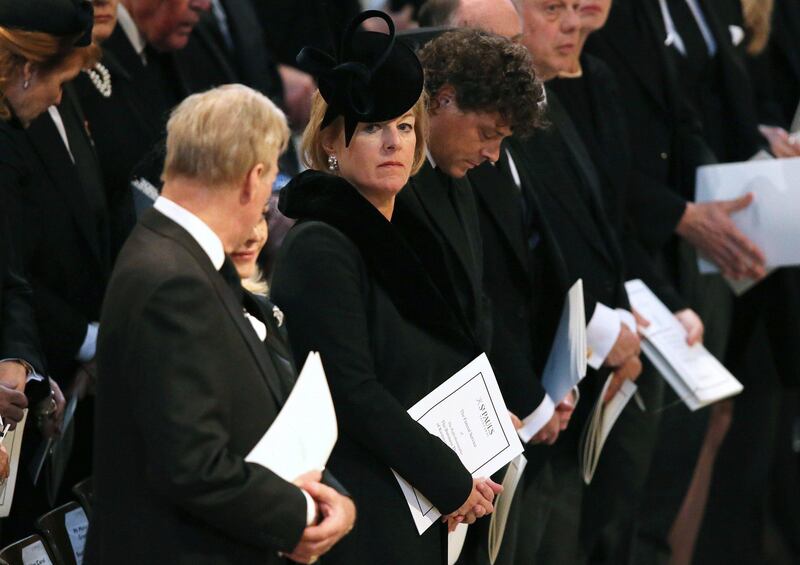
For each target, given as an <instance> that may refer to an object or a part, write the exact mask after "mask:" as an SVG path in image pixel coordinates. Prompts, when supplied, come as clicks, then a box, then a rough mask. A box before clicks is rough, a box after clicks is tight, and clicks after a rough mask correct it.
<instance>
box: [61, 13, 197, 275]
mask: <svg viewBox="0 0 800 565" xmlns="http://www.w3.org/2000/svg"><path fill="white" fill-rule="evenodd" d="M148 57H149V60H150V61H151V64H148V65H147V66H145V65H144V64H143V63H142V60H141V58H140V57H139V55H138V54H137V53H136V51H135V50H134V48H133V46H132V45H131V43H130V41H129V40H128V37H127V36H126V35H125V32H124V31H123V30H122V27H121V26H119V25H118V26H117V27H116V28H115V29H114V32H113V33H112V34H111V37H109V38H108V39H107V40H106V42H105V43H103V58H102V60H101V62H102V63H103V65H105V66H106V67H107V68H108V70H109V72H110V73H111V86H112V93H111V96H110V97H109V98H104V97H103V96H102V95H101V94H100V93H99V92H98V90H97V89H96V88H95V86H94V85H93V84H92V82H91V81H90V80H89V79H88V77H87V76H85V75H84V74H83V73H81V74H80V75H79V76H78V78H77V79H76V81H75V88H76V90H77V91H78V97H79V99H80V103H81V106H82V107H83V111H84V113H85V115H86V120H87V125H88V128H89V131H90V133H91V135H92V137H93V138H94V141H95V144H96V148H97V155H98V158H99V160H100V166H101V168H102V170H103V177H104V180H105V183H106V192H107V201H108V207H109V218H110V226H111V257H112V259H113V258H115V257H116V256H117V253H118V252H119V249H120V248H121V247H122V244H123V243H124V241H125V238H127V237H128V234H129V233H130V231H131V230H132V229H133V226H134V224H135V223H136V213H135V210H134V205H133V194H132V192H131V187H130V180H131V175H132V174H133V173H134V171H135V170H137V174H138V172H141V173H142V176H147V177H148V178H154V180H155V181H156V182H157V181H158V177H159V175H160V173H161V171H160V170H155V171H154V170H152V169H158V164H159V163H160V161H159V159H158V156H159V155H161V154H162V153H163V149H160V150H159V149H158V147H157V146H158V145H159V144H160V143H161V142H162V140H163V139H164V137H165V135H166V132H165V126H166V122H167V118H168V117H169V112H170V110H171V109H172V107H173V106H174V105H176V104H177V103H178V102H180V100H182V99H183V98H184V97H185V96H186V95H187V94H189V91H188V90H187V88H186V86H185V85H184V84H183V80H181V78H180V75H178V73H177V70H176V69H175V67H174V61H173V60H172V57H173V56H172V55H171V54H165V53H162V54H159V55H156V54H154V53H149V54H148ZM156 57H157V58H158V59H159V60H160V61H161V62H162V65H163V66H162V67H161V68H163V69H164V70H163V72H161V73H159V72H156V71H155V69H156V66H155V65H153V64H152V61H153V60H154V58H156ZM162 158H163V157H162Z"/></svg>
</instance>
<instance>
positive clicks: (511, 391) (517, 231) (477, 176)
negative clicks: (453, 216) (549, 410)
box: [468, 163, 569, 418]
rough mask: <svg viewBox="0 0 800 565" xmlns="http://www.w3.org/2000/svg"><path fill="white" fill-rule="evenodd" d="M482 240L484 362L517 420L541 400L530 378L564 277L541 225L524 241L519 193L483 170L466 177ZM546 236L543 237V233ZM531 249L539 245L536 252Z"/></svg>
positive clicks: (538, 365)
mask: <svg viewBox="0 0 800 565" xmlns="http://www.w3.org/2000/svg"><path fill="white" fill-rule="evenodd" d="M468 177H469V181H470V183H471V184H472V186H473V188H474V190H475V196H476V198H477V203H478V207H477V208H478V217H479V219H480V226H481V238H482V240H483V259H484V268H483V289H484V292H485V293H486V295H487V297H488V299H489V300H490V301H491V305H492V308H491V310H492V346H491V355H490V359H491V361H492V366H493V367H494V369H495V373H496V375H497V378H498V381H499V383H500V386H501V389H502V390H503V392H504V397H505V399H506V405H507V406H508V408H509V410H511V411H512V412H514V414H516V415H517V416H519V417H520V418H525V417H526V416H528V415H529V414H530V413H531V412H533V411H534V410H535V409H536V408H537V407H538V406H539V405H540V404H541V402H542V400H543V399H544V395H545V391H544V389H543V388H542V386H541V384H540V382H539V380H538V378H539V377H540V376H541V374H542V371H543V370H544V365H545V363H546V361H547V355H548V354H549V348H550V345H551V344H552V340H553V336H554V334H555V331H556V327H557V325H558V321H559V318H560V315H561V308H562V305H563V302H564V296H565V294H566V292H567V291H568V290H569V286H568V282H569V276H568V274H567V272H566V264H565V263H564V259H563V257H562V256H561V250H560V249H559V248H558V245H557V243H556V240H555V238H554V237H553V234H552V232H551V231H550V226H549V223H548V222H540V221H539V220H538V219H537V221H536V225H537V228H538V229H537V234H536V235H535V236H532V234H531V220H530V219H529V215H530V214H531V213H533V210H530V209H525V208H524V207H523V203H522V195H521V192H520V188H517V187H516V186H515V185H514V181H513V179H512V178H510V177H509V176H508V174H507V173H506V172H505V171H504V170H499V169H498V168H497V167H495V166H494V165H492V164H491V163H484V164H483V165H481V166H480V167H477V168H476V169H473V170H472V171H470V173H469V175H468ZM545 231H546V233H544V232H545ZM532 237H533V238H536V239H537V240H538V241H536V243H535V245H536V246H538V245H539V244H541V248H539V249H536V247H534V245H533V242H532V241H531V240H532Z"/></svg>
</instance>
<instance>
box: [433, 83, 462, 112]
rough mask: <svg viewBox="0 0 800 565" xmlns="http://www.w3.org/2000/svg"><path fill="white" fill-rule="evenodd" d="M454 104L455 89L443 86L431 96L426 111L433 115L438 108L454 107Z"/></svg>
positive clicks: (446, 85) (447, 85)
mask: <svg viewBox="0 0 800 565" xmlns="http://www.w3.org/2000/svg"><path fill="white" fill-rule="evenodd" d="M455 102H456V89H455V88H453V87H452V86H451V85H449V84H445V85H443V86H442V88H440V89H439V90H438V91H437V92H436V94H434V95H433V96H431V100H430V103H429V106H428V111H429V112H431V113H432V114H435V113H436V111H437V110H439V109H440V108H447V107H448V106H455Z"/></svg>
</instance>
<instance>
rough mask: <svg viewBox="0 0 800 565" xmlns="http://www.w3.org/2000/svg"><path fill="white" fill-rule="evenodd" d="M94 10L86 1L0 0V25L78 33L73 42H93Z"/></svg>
mask: <svg viewBox="0 0 800 565" xmlns="http://www.w3.org/2000/svg"><path fill="white" fill-rule="evenodd" d="M93 24H94V10H93V8H92V3H91V2H88V1H86V0H0V27H4V28H7V29H19V30H22V31H34V32H40V33H47V34H50V35H55V36H57V37H69V36H71V35H80V37H79V38H78V40H77V41H76V42H75V45H76V46H78V47H85V46H87V45H89V44H90V43H91V42H92V25H93Z"/></svg>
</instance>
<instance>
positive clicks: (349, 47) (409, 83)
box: [297, 10, 424, 145]
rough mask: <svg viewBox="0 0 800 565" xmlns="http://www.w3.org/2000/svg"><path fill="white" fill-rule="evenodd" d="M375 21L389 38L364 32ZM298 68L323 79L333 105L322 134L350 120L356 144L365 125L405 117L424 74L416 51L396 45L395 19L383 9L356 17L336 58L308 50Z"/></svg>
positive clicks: (321, 88)
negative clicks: (359, 127) (379, 21)
mask: <svg viewBox="0 0 800 565" xmlns="http://www.w3.org/2000/svg"><path fill="white" fill-rule="evenodd" d="M371 18H380V19H382V20H383V21H385V22H386V25H387V26H388V27H389V33H388V35H387V34H385V33H376V32H369V31H358V26H360V25H361V24H362V23H363V22H365V21H366V20H368V19H371ZM297 64H298V66H299V67H300V68H301V69H303V70H304V71H306V72H308V73H310V74H311V75H312V76H314V78H316V79H317V84H318V85H319V92H320V94H321V95H322V98H323V99H324V100H325V102H326V103H327V104H328V110H327V112H325V118H324V119H323V120H322V124H321V126H320V129H325V128H326V127H328V126H329V125H330V124H331V122H333V121H334V120H335V119H336V118H338V117H339V116H342V117H343V118H344V136H345V144H346V145H350V139H351V138H352V137H353V133H354V132H355V129H356V126H357V125H358V123H359V122H383V121H386V120H391V119H393V118H396V117H398V116H401V115H403V113H404V112H406V111H408V110H409V109H410V108H411V107H413V106H414V104H415V103H416V102H417V100H419V97H420V95H421V94H422V87H423V83H424V75H423V72H422V65H420V62H419V59H417V56H416V55H415V54H414V52H413V51H412V50H411V48H409V47H408V46H406V45H405V44H403V43H400V42H397V41H395V34H394V23H393V22H392V19H391V18H390V17H389V16H387V15H386V14H384V13H383V12H380V11H378V10H367V11H366V12H363V13H361V14H359V15H358V16H356V18H354V19H353V21H352V22H350V25H349V26H348V27H347V31H345V34H344V36H343V37H342V44H341V46H340V48H339V52H338V53H337V54H336V56H335V57H334V56H332V55H331V54H329V53H326V52H324V51H321V50H319V49H316V48H314V47H304V48H303V50H302V51H300V53H299V54H298V55H297Z"/></svg>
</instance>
